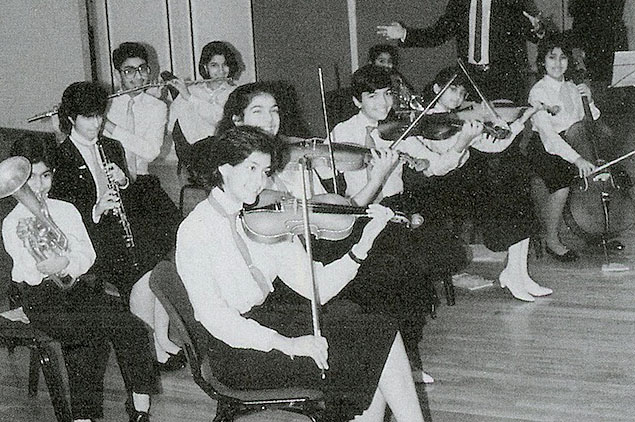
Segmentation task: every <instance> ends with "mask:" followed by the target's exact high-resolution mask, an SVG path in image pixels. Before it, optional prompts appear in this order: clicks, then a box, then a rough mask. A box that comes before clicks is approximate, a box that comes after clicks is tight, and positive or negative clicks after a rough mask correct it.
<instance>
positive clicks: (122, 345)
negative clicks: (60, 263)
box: [22, 276, 159, 419]
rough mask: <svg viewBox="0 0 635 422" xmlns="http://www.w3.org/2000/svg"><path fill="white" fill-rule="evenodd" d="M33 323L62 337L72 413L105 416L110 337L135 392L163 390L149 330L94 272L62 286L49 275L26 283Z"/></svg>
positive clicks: (127, 382)
mask: <svg viewBox="0 0 635 422" xmlns="http://www.w3.org/2000/svg"><path fill="white" fill-rule="evenodd" d="M22 301H23V306H24V311H25V313H26V314H27V316H28V317H29V319H30V320H31V323H32V324H33V325H34V326H35V327H36V328H38V329H40V330H42V331H44V332H45V333H47V334H48V335H49V336H51V337H52V338H54V339H56V340H58V341H59V342H60V343H61V346H62V354H63V356H64V362H65V364H66V370H67V372H68V381H69V389H70V394H71V410H72V412H73V417H74V418H76V419H78V418H93V419H96V418H101V417H103V409H102V405H103V392H104V386H103V380H104V373H105V371H106V365H107V362H108V356H109V352H110V348H109V345H108V342H111V343H112V345H113V347H114V349H115V353H116V356H117V361H118V363H119V367H120V369H121V373H122V376H123V379H124V383H125V385H126V389H127V391H128V394H129V395H130V394H131V393H132V392H136V393H145V394H156V393H158V392H159V378H158V373H157V372H156V369H155V367H154V356H153V350H152V345H151V343H150V339H149V336H148V331H147V329H146V328H145V325H144V324H143V322H141V321H140V320H139V319H137V318H136V317H134V316H133V315H132V314H131V313H130V312H129V311H128V310H127V309H125V308H124V306H123V305H122V304H121V302H117V301H112V300H110V299H109V297H107V296H106V295H105V294H104V292H103V288H102V287H101V283H98V282H96V281H95V279H94V278H93V277H90V276H88V277H85V278H84V279H80V280H79V281H78V282H77V284H76V285H75V286H74V287H73V288H72V289H70V290H67V291H62V290H60V289H59V288H58V287H57V286H56V285H55V284H53V283H52V282H50V281H45V282H43V283H42V284H40V285H38V286H25V287H24V288H23V289H22Z"/></svg>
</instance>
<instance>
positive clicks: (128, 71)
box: [121, 63, 150, 77]
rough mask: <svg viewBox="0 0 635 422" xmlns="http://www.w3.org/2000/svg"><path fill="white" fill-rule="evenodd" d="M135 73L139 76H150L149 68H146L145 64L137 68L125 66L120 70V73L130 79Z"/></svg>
mask: <svg viewBox="0 0 635 422" xmlns="http://www.w3.org/2000/svg"><path fill="white" fill-rule="evenodd" d="M137 72H139V76H147V75H149V74H150V66H148V64H147V63H144V64H142V65H139V66H138V67H132V66H127V67H124V68H122V69H121V73H123V74H124V75H125V76H127V77H132V76H134V75H135V74H136V73H137Z"/></svg>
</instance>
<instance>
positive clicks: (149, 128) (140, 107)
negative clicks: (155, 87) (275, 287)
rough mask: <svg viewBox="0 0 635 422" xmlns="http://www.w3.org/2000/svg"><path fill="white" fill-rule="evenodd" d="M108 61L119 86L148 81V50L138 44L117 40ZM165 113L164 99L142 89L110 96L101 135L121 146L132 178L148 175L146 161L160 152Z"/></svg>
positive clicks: (154, 157)
mask: <svg viewBox="0 0 635 422" xmlns="http://www.w3.org/2000/svg"><path fill="white" fill-rule="evenodd" d="M112 64H113V66H114V68H115V69H116V70H117V73H118V75H119V80H120V83H121V88H122V89H123V90H129V89H134V88H139V87H141V86H144V85H147V84H148V83H149V82H150V66H149V65H148V53H147V51H146V49H145V47H144V46H142V45H141V44H138V43H134V42H125V43H122V44H120V45H119V47H117V48H116V49H115V51H113V53H112ZM167 116H168V108H167V106H166V105H165V103H164V102H163V101H161V100H159V99H158V98H156V97H155V96H153V95H150V94H148V93H147V92H144V91H143V90H139V91H135V92H131V93H129V94H124V95H120V96H117V97H114V98H113V99H112V100H110V102H109V104H108V112H107V114H106V116H105V117H104V135H105V136H107V137H109V138H112V139H116V140H117V141H119V142H120V143H121V145H122V146H123V147H124V150H125V151H126V162H127V163H128V173H129V174H130V176H131V177H132V179H133V180H136V179H137V177H138V176H141V178H144V177H147V176H149V174H150V173H149V172H148V164H149V163H150V162H151V161H154V159H156V158H157V157H158V156H159V153H160V152H161V146H162V145H163V136H164V132H165V125H166V123H167Z"/></svg>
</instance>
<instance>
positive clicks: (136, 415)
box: [130, 410, 150, 422]
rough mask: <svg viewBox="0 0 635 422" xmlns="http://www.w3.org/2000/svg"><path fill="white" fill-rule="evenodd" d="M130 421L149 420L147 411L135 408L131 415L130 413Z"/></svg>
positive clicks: (144, 421) (142, 421) (145, 421)
mask: <svg viewBox="0 0 635 422" xmlns="http://www.w3.org/2000/svg"><path fill="white" fill-rule="evenodd" d="M130 422H150V415H149V414H148V412H140V411H138V410H135V411H134V412H133V413H132V415H130Z"/></svg>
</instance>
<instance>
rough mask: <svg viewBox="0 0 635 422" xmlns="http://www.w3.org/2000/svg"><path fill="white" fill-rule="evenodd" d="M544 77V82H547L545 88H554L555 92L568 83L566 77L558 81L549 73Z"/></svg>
mask: <svg viewBox="0 0 635 422" xmlns="http://www.w3.org/2000/svg"><path fill="white" fill-rule="evenodd" d="M542 79H543V83H544V84H545V88H547V89H549V90H554V91H555V92H558V91H559V90H560V89H561V88H562V87H563V86H564V85H565V84H566V83H567V81H566V80H564V79H563V80H561V81H558V80H556V79H554V78H552V77H551V76H549V75H545V76H544V77H543V78H542Z"/></svg>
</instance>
